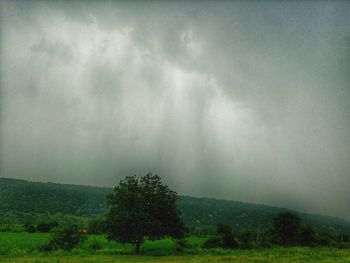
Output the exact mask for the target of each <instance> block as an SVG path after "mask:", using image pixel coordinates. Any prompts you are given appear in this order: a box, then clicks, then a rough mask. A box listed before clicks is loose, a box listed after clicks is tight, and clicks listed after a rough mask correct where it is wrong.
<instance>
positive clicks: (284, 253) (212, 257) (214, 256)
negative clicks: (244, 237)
mask: <svg viewBox="0 0 350 263" xmlns="http://www.w3.org/2000/svg"><path fill="white" fill-rule="evenodd" d="M49 237H50V235H49V234H45V233H35V234H29V233H0V262H28V263H29V262H33V263H34V262H194V263H195V262H329V263H331V262H350V250H349V249H334V248H303V247H293V248H280V247H275V248H270V249H251V250H239V249H235V250H224V249H210V250H205V249H201V248H200V246H201V244H202V243H203V242H204V240H205V238H202V237H194V236H191V237H189V238H188V242H189V244H190V247H191V248H190V249H188V250H186V251H184V252H182V253H177V252H176V251H175V243H174V242H173V241H172V240H170V239H163V240H159V241H155V242H150V241H147V242H145V244H144V245H143V246H142V251H143V253H144V254H143V255H142V256H136V255H132V247H131V246H130V245H123V244H116V243H114V242H108V241H107V240H106V239H105V238H104V237H103V236H102V235H90V236H89V238H88V240H87V241H86V242H85V243H84V244H83V245H81V246H80V247H79V248H76V249H73V250H72V251H71V252H64V251H56V252H54V253H42V252H39V251H38V247H39V246H40V245H41V244H43V243H45V242H46V241H47V240H48V239H49ZM94 242H97V243H99V244H100V249H97V250H93V249H91V245H92V244H93V243H94Z"/></svg>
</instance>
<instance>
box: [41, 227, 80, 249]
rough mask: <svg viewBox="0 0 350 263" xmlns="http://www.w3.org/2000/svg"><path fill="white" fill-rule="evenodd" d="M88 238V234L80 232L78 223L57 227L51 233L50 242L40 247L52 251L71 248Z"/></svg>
mask: <svg viewBox="0 0 350 263" xmlns="http://www.w3.org/2000/svg"><path fill="white" fill-rule="evenodd" d="M86 238H87V236H86V234H84V233H80V232H79V228H78V227H77V226H76V225H68V226H64V227H61V228H57V229H56V231H55V232H54V233H53V234H52V235H51V240H50V241H49V243H47V244H44V245H42V246H41V247H40V250H41V251H52V250H56V249H63V250H71V249H73V248H74V247H76V246H77V245H79V244H80V243H82V242H83V241H85V240H86Z"/></svg>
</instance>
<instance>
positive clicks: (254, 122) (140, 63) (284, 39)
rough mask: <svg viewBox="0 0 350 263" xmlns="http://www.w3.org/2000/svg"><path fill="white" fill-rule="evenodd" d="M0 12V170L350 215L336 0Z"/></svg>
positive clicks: (344, 40) (346, 6) (76, 5)
mask: <svg viewBox="0 0 350 263" xmlns="http://www.w3.org/2000/svg"><path fill="white" fill-rule="evenodd" d="M0 8H1V18H0V19H1V21H0V22H1V33H0V37H1V38H0V50H1V53H0V55H1V62H0V63H1V64H0V68H1V71H0V81H1V89H0V107H1V118H0V141H1V148H0V153H1V155H0V172H1V174H0V175H1V176H3V177H10V178H21V179H28V180H33V181H44V182H47V181H50V182H58V183H71V184H86V185H96V186H109V187H112V186H115V185H116V184H117V183H118V182H119V180H121V179H122V178H124V177H125V176H126V175H133V174H137V175H143V174H146V173H148V172H152V173H155V174H158V175H160V176H161V177H162V178H163V181H164V182H165V183H166V184H168V185H169V186H170V187H171V188H173V189H174V190H176V191H177V192H178V193H179V194H185V195H192V196H202V197H215V198H222V199H229V200H238V201H244V202H251V203H263V204H269V205H274V206H280V207H288V208H292V209H297V210H299V211H303V212H307V213H318V214H324V215H331V216H336V217H340V218H343V219H347V220H350V191H349V189H350V136H349V134H350V72H349V70H350V2H347V1H162V2H161V1H132V2H131V1H129V2H128V1H82V2H80V1H6V0H1V1H0Z"/></svg>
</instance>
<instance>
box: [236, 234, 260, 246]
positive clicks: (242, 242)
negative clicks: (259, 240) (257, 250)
mask: <svg viewBox="0 0 350 263" xmlns="http://www.w3.org/2000/svg"><path fill="white" fill-rule="evenodd" d="M237 239H238V244H239V247H240V248H244V249H247V248H253V247H254V246H255V245H256V235H255V234H253V233H252V232H244V233H241V234H240V235H238V237H237Z"/></svg>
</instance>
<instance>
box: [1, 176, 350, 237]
mask: <svg viewBox="0 0 350 263" xmlns="http://www.w3.org/2000/svg"><path fill="white" fill-rule="evenodd" d="M111 191H112V189H111V188H102V187H92V186H82V185H67V184H56V183H39V182H30V181H25V180H18V179H9V178H0V213H1V216H0V223H2V224H4V223H8V222H14V221H17V222H19V223H23V222H25V221H28V220H38V218H53V217H56V218H57V217H66V218H68V217H69V218H71V219H72V218H73V219H80V220H82V221H84V220H85V219H88V218H94V217H103V216H104V214H105V213H106V212H107V209H108V208H107V205H106V198H105V197H106V194H108V193H110V192H111ZM178 207H179V209H180V210H181V212H182V217H183V219H184V221H185V223H186V225H187V226H188V227H189V228H190V229H191V230H192V231H197V232H202V231H208V230H209V231H210V230H211V231H212V230H214V229H215V226H216V224H217V223H226V224H230V225H232V226H233V228H234V229H235V230H236V231H243V230H247V229H251V230H257V231H259V230H260V231H263V230H265V229H267V228H268V227H269V224H270V222H271V220H272V218H273V217H274V215H276V214H277V213H279V212H282V211H287V210H288V209H284V208H277V207H272V206H266V205H257V204H248V203H243V202H235V201H227V200H218V199H211V198H196V197H190V196H181V198H180V200H179V201H178ZM298 214H299V216H300V217H301V218H302V219H303V221H304V222H308V223H311V224H312V225H314V226H315V227H316V228H317V229H318V230H319V231H322V232H333V233H344V234H350V223H349V222H346V221H344V220H340V219H337V218H333V217H326V216H320V215H312V214H308V215H305V214H300V213H298Z"/></svg>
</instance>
